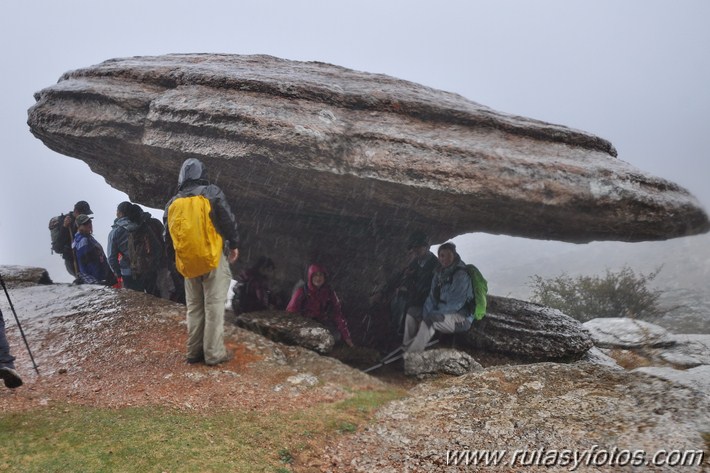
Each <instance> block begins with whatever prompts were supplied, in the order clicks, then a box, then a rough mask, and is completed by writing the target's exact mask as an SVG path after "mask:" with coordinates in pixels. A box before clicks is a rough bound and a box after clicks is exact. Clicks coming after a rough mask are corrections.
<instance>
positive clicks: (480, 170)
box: [28, 54, 710, 335]
mask: <svg viewBox="0 0 710 473" xmlns="http://www.w3.org/2000/svg"><path fill="white" fill-rule="evenodd" d="M35 98H36V104H35V105H34V106H33V107H32V108H31V109H30V110H29V116H28V124H29V126H30V130H31V132H32V133H33V134H34V135H35V136H36V137H37V138H39V139H40V140H42V141H43V142H44V144H46V145H47V146H48V147H49V148H51V149H53V150H55V151H57V152H59V153H62V154H66V155H68V156H72V157H76V158H79V159H81V160H83V161H85V162H86V163H87V164H88V165H89V166H90V168H91V169H92V170H93V171H94V172H96V173H98V174H100V175H102V176H103V177H104V178H105V179H106V180H107V182H108V183H109V184H110V185H112V186H114V187H116V188H117V189H119V190H121V191H124V192H126V193H127V194H128V195H129V196H130V199H131V200H132V201H136V202H139V203H141V204H144V205H148V206H150V207H157V208H162V207H163V206H164V205H165V203H166V202H167V201H168V200H169V199H170V197H171V196H172V195H173V193H174V191H175V183H176V182H177V175H178V170H179V167H180V165H181V163H182V162H183V160H184V159H185V158H187V157H198V158H200V159H202V160H203V161H204V162H205V163H206V165H207V167H208V169H211V180H212V181H213V182H214V183H216V184H218V185H219V186H220V187H221V188H222V189H223V190H224V191H225V194H226V195H227V197H228V199H229V201H230V202H231V204H232V206H233V208H234V210H235V212H236V214H237V216H238V218H239V220H240V222H241V224H242V235H243V239H244V243H243V251H242V259H241V264H244V265H247V266H248V265H249V264H251V263H253V262H254V261H255V260H256V258H258V257H259V256H260V255H262V254H266V255H269V256H271V257H272V258H273V259H274V261H275V262H276V265H277V272H276V275H275V278H274V285H275V290H278V291H281V292H287V291H288V290H289V289H290V288H291V286H292V285H293V283H294V282H295V281H296V280H297V279H298V278H299V277H300V275H302V274H303V273H304V271H305V268H306V266H307V264H308V263H310V262H314V261H316V262H320V263H322V264H325V266H326V267H328V268H329V269H330V270H331V272H332V277H333V280H334V282H335V287H336V290H338V291H339V295H340V296H341V298H342V299H343V303H344V308H345V313H346V316H347V317H348V319H349V322H350V324H351V328H352V329H353V332H355V334H356V335H357V334H358V333H359V332H362V330H360V328H359V327H358V324H359V321H360V320H361V319H362V317H363V314H364V313H366V312H367V310H368V306H367V303H366V301H367V297H368V296H369V295H370V294H371V292H372V290H373V289H374V288H375V287H376V286H377V284H378V282H381V280H383V279H384V278H386V277H387V276H389V274H388V273H389V272H390V270H391V268H393V267H397V266H398V264H397V262H398V261H401V260H402V259H403V257H404V254H405V249H406V248H405V245H406V238H407V235H408V234H409V233H410V232H411V231H412V230H417V229H423V230H425V231H427V232H428V233H429V234H430V236H431V238H432V241H433V242H434V243H440V242H443V241H445V240H446V239H449V238H451V237H453V236H456V235H460V234H464V233H470V232H489V233H494V234H508V235H516V236H524V237H531V238H543V239H555V240H564V241H571V242H587V241H592V240H625V241H641V240H658V239H667V238H672V237H677V236H682V235H689V234H695V233H701V232H706V231H708V229H710V223H709V222H708V218H707V215H706V214H705V212H704V211H703V210H702V209H701V208H700V206H699V204H698V202H697V201H696V199H695V198H694V197H692V196H691V195H689V194H688V193H687V192H686V191H685V190H684V189H682V188H680V187H679V186H677V185H675V184H674V183H672V182H669V181H667V180H664V179H661V178H657V177H654V176H651V175H649V174H646V173H644V172H642V171H640V170H638V169H635V168H633V167H631V166H630V165H629V164H627V163H626V162H624V161H623V160H620V159H617V158H616V151H615V150H614V148H613V146H612V145H611V144H610V143H609V142H608V141H606V140H604V139H602V138H599V137H596V136H594V135H591V134H589V133H586V132H583V131H579V130H573V129H570V128H567V127H564V126H561V125H554V124H550V123H544V122H541V121H537V120H533V119H530V118H525V117H520V116H514V115H510V114H506V113H502V112H497V111H495V110H492V109H490V108H488V107H485V106H483V105H480V104H477V103H475V102H472V101H470V100H467V99H466V98H463V97H461V96H459V95H456V94H452V93H448V92H444V91H439V90H435V89H431V88H428V87H424V86H421V85H418V84H415V83H411V82H407V81H403V80H399V79H396V78H392V77H388V76H385V75H381V74H370V73H366V72H358V71H353V70H349V69H345V68H342V67H338V66H334V65H330V64H324V63H318V62H296V61H287V60H282V59H278V58H275V57H270V56H234V55H211V54H175V55H166V56H157V57H132V58H123V59H112V60H108V61H105V62H103V63H101V64H98V65H96V66H92V67H87V68H84V69H79V70H75V71H71V72H68V73H66V74H65V75H63V76H62V77H61V78H60V80H59V82H58V83H57V84H55V85H53V86H50V87H47V88H45V89H43V90H41V91H39V92H38V93H37V94H36V96H35ZM119 162H120V163H121V166H122V169H125V170H126V172H122V173H116V172H115V166H116V163H119ZM166 176H167V177H168V178H166ZM169 176H174V178H173V179H174V180H171V179H170V178H169ZM344 282H347V284H345V283H344ZM339 283H340V284H339Z"/></svg>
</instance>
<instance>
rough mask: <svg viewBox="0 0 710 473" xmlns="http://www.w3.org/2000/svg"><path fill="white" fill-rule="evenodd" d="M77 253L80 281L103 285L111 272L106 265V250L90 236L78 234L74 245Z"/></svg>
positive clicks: (75, 236)
mask: <svg viewBox="0 0 710 473" xmlns="http://www.w3.org/2000/svg"><path fill="white" fill-rule="evenodd" d="M72 247H73V248H74V251H75V252H76V261H77V263H78V266H79V274H78V276H79V279H81V282H83V283H86V284H101V283H102V282H103V281H105V280H106V279H107V277H108V274H106V272H107V271H108V272H110V269H109V266H108V264H106V255H105V254H104V249H103V248H102V247H101V245H100V244H99V242H98V241H96V239H95V238H94V237H93V236H92V235H90V234H83V233H81V232H77V233H76V235H74V244H73V245H72Z"/></svg>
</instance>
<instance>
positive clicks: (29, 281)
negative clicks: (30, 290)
mask: <svg viewBox="0 0 710 473" xmlns="http://www.w3.org/2000/svg"><path fill="white" fill-rule="evenodd" d="M0 276H2V280H3V281H4V282H5V286H6V287H26V286H34V285H37V284H52V278H50V277H49V273H48V272H47V270H46V269H44V268H35V267H31V266H16V265H0Z"/></svg>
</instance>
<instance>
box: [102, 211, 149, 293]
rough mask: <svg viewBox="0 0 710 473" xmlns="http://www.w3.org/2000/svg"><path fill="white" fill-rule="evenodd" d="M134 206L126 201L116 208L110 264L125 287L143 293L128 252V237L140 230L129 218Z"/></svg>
mask: <svg viewBox="0 0 710 473" xmlns="http://www.w3.org/2000/svg"><path fill="white" fill-rule="evenodd" d="M132 205H133V204H131V203H130V202H127V201H124V202H121V203H120V204H118V207H116V220H114V221H113V225H112V226H111V231H110V232H109V234H108V244H107V248H108V263H109V265H110V266H111V270H112V271H113V274H115V275H116V277H117V278H121V280H122V282H123V287H125V288H128V289H133V290H134V291H143V286H142V285H141V284H140V281H138V280H136V279H134V278H133V275H132V273H131V255H130V253H129V252H128V235H129V234H130V233H131V232H133V231H135V229H136V228H138V225H137V224H136V223H134V222H133V221H131V219H130V218H129V213H130V211H131V206H132ZM119 255H120V260H119Z"/></svg>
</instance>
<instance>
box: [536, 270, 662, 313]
mask: <svg viewBox="0 0 710 473" xmlns="http://www.w3.org/2000/svg"><path fill="white" fill-rule="evenodd" d="M661 268H662V267H659V268H656V270H655V271H653V272H651V273H649V274H636V273H635V272H634V271H633V270H632V269H631V268H630V267H628V266H624V267H623V268H622V269H621V270H620V271H619V272H612V271H610V270H608V269H607V270H606V275H605V276H577V277H574V278H573V277H571V276H569V275H567V274H566V273H562V274H561V275H560V276H557V277H554V278H550V279H544V278H542V277H541V276H538V275H535V276H532V277H531V278H530V279H531V280H532V281H531V283H530V284H529V286H530V287H531V288H532V290H533V295H532V300H533V302H537V303H539V304H542V305H546V306H548V307H552V308H555V309H559V310H560V311H562V312H563V313H565V314H567V315H569V316H570V317H574V318H575V319H577V320H579V321H581V322H586V321H588V320H591V319H595V318H597V317H632V318H639V319H653V318H655V317H658V316H660V315H662V314H663V313H664V312H665V310H664V309H663V308H661V307H660V306H659V303H658V301H659V298H660V296H661V291H658V290H655V289H650V288H649V283H650V282H651V281H653V280H654V279H655V278H656V276H658V273H659V272H660V271H661Z"/></svg>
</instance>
